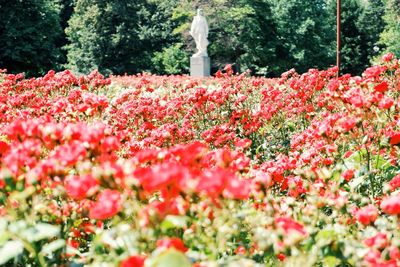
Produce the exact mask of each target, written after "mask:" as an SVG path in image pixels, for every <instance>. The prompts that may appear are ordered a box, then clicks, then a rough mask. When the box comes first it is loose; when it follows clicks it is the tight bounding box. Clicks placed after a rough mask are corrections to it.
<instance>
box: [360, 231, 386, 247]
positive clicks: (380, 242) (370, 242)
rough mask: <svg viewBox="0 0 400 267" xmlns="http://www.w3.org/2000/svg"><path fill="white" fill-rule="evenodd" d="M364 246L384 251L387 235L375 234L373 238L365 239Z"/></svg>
mask: <svg viewBox="0 0 400 267" xmlns="http://www.w3.org/2000/svg"><path fill="white" fill-rule="evenodd" d="M364 244H365V245H366V246H368V247H373V248H375V249H384V248H385V247H386V246H387V245H388V240H387V235H386V234H385V233H377V234H376V235H375V236H373V237H370V238H367V239H365V240H364Z"/></svg>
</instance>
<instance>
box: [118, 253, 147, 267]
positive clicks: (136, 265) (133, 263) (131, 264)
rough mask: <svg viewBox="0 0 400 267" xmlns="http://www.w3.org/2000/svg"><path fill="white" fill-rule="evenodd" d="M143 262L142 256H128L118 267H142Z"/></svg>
mask: <svg viewBox="0 0 400 267" xmlns="http://www.w3.org/2000/svg"><path fill="white" fill-rule="evenodd" d="M145 260H146V258H144V257H142V256H137V255H136V256H130V257H129V258H127V259H125V260H123V261H122V262H121V264H120V267H143V266H144V261H145Z"/></svg>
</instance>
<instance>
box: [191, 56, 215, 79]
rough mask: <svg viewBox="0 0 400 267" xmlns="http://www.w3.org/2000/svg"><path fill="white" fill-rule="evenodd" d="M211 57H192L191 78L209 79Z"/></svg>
mask: <svg viewBox="0 0 400 267" xmlns="http://www.w3.org/2000/svg"><path fill="white" fill-rule="evenodd" d="M210 66H211V63H210V57H191V58H190V76H192V77H208V76H210V68H211V67H210Z"/></svg>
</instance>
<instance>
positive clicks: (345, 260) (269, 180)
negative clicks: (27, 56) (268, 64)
mask: <svg viewBox="0 0 400 267" xmlns="http://www.w3.org/2000/svg"><path fill="white" fill-rule="evenodd" d="M399 92H400V68H399V65H398V60H397V59H395V58H393V55H391V54H388V55H386V56H385V57H384V58H383V61H382V64H381V65H378V66H373V67H371V68H368V69H367V70H366V71H365V72H364V73H363V75H362V77H350V76H348V75H344V76H341V77H339V78H337V70H336V69H335V68H332V69H329V70H326V71H317V70H310V71H309V72H307V73H305V74H303V75H299V74H297V73H296V72H295V71H293V70H291V71H289V72H287V73H284V74H283V75H282V76H281V77H280V78H277V79H264V78H256V77H248V76H247V75H246V74H241V75H232V73H231V71H230V70H229V69H228V70H227V71H226V73H221V72H220V73H218V75H217V77H215V78H210V79H207V80H204V81H202V80H197V79H192V78H190V77H187V76H170V77H160V76H152V75H147V74H143V75H137V76H120V77H111V78H109V79H105V78H104V77H103V76H101V75H100V74H99V73H96V72H93V73H91V74H90V75H88V76H83V77H80V78H78V77H75V76H74V75H72V74H71V73H70V72H68V71H65V72H61V73H54V72H49V73H48V74H47V75H46V76H44V77H42V78H37V79H24V78H23V76H22V75H11V74H7V73H6V72H4V71H3V72H2V73H1V74H0V110H1V116H0V124H1V127H0V158H1V172H0V214H1V215H2V216H1V219H0V230H1V231H0V264H11V265H15V266H25V265H27V264H28V263H31V264H33V265H38V266H47V265H54V266H60V265H68V264H70V263H72V262H73V263H75V264H78V265H79V264H81V265H93V266H96V265H99V264H104V266H108V265H109V266H115V265H117V266H118V265H120V266H151V267H155V266H182V267H185V266H198V267H199V266H266V265H267V266H281V265H285V266H301V265H303V266H314V265H316V266H339V265H341V264H342V266H399V264H400V250H399V248H400V231H399V227H400V225H399V221H398V219H399V214H400V194H399V188H400V168H399V144H400V118H399V110H400V102H399V100H400V99H399V95H400V93H399Z"/></svg>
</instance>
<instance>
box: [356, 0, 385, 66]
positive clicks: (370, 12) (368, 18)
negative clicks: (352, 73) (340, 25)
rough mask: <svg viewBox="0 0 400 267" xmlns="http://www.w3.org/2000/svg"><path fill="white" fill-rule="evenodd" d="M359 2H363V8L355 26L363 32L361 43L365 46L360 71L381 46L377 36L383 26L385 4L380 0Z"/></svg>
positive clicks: (367, 64) (368, 63)
mask: <svg viewBox="0 0 400 267" xmlns="http://www.w3.org/2000/svg"><path fill="white" fill-rule="evenodd" d="M361 3H364V8H363V12H362V13H361V15H360V17H359V19H358V22H357V27H358V28H359V29H360V31H361V32H362V33H363V34H362V43H363V46H364V47H365V49H364V50H363V51H362V54H363V58H362V63H364V66H363V67H362V69H361V70H360V71H361V72H362V71H363V70H364V69H365V68H367V67H368V66H369V65H370V63H371V61H372V60H373V57H374V54H376V50H377V49H380V48H381V47H380V46H381V45H379V36H380V34H381V33H382V31H383V29H384V27H385V22H384V20H383V15H384V12H385V4H384V3H383V1H382V0H368V1H365V2H361ZM360 71H359V72H360Z"/></svg>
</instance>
